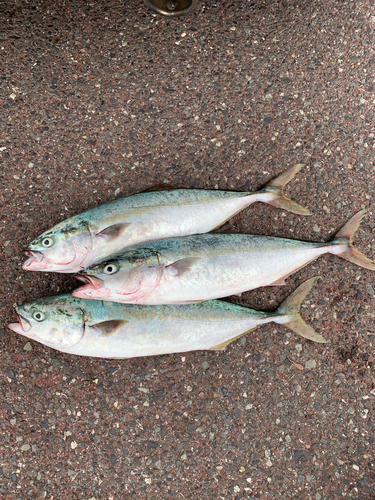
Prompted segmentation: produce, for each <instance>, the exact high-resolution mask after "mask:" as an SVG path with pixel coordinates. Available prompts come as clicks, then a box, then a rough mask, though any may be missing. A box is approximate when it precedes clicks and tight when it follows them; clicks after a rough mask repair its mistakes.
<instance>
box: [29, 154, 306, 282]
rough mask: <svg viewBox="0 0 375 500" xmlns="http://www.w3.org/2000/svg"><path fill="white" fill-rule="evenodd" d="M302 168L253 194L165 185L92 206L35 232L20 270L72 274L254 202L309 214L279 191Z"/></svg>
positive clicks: (193, 230) (200, 227)
mask: <svg viewBox="0 0 375 500" xmlns="http://www.w3.org/2000/svg"><path fill="white" fill-rule="evenodd" d="M303 166H304V165H303V164H301V163H298V164H296V165H293V166H291V167H289V168H288V169H286V170H285V171H284V172H282V173H281V174H279V175H278V176H277V177H275V178H274V179H273V180H271V181H269V182H268V183H267V184H266V185H265V186H264V187H263V188H262V189H260V190H259V191H255V192H236V191H219V190H203V189H169V190H161V191H153V192H143V193H138V194H135V195H133V196H128V197H125V198H122V199H119V200H115V201H112V202H110V203H107V204H105V205H101V206H99V207H96V208H92V209H90V210H87V211H85V212H82V213H81V214H78V215H74V216H73V217H70V218H69V219H66V220H64V221H62V222H60V223H59V224H57V225H56V226H54V227H53V228H52V229H50V230H48V231H46V232H44V233H43V234H41V235H40V236H38V237H37V238H36V239H35V240H34V241H33V242H32V243H30V245H29V246H28V249H27V250H26V255H27V256H28V259H27V260H26V261H25V262H24V263H23V265H22V268H23V269H24V270H26V271H48V272H49V271H53V272H57V273H76V272H78V271H80V270H81V269H84V268H86V267H88V266H90V265H92V264H94V263H95V262H98V261H100V260H102V259H104V258H106V257H108V256H109V255H111V254H113V253H117V252H119V251H121V250H122V249H123V248H126V247H130V246H133V245H136V244H138V243H142V242H146V241H151V240H157V239H160V238H167V237H174V236H186V235H190V234H201V233H206V232H209V231H212V230H214V229H216V228H218V227H220V226H221V225H222V224H224V223H225V222H226V221H227V220H229V219H230V218H231V217H232V216H233V215H235V214H236V213H238V212H240V211H241V210H243V209H244V208H246V207H248V206H249V205H251V204H252V203H255V202H257V201H260V202H263V203H268V204H270V205H273V206H275V207H277V208H281V209H284V210H288V211H290V212H293V213H295V214H300V215H310V211H309V210H308V209H307V208H304V207H302V206H301V205H298V204H297V203H296V202H294V201H292V200H291V199H289V198H287V197H286V196H285V195H284V193H283V189H284V187H285V185H286V184H287V183H288V182H289V181H290V180H291V179H293V177H294V176H295V175H296V173H297V172H299V170H300V169H301V168H302V167H303Z"/></svg>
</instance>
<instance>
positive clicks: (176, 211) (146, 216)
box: [85, 195, 255, 267]
mask: <svg viewBox="0 0 375 500" xmlns="http://www.w3.org/2000/svg"><path fill="white" fill-rule="evenodd" d="M253 197H254V195H249V196H241V197H240V196H239V197H237V198H229V199H228V198H227V199H219V200H215V201H211V202H207V203H200V204H192V205H181V206H168V207H160V208H159V207H145V208H143V209H136V210H129V211H128V213H127V214H126V213H125V214H123V216H122V217H121V216H119V215H117V216H116V218H111V220H110V221H109V220H107V221H106V222H105V221H104V220H103V221H102V223H101V225H102V226H103V228H104V227H106V224H107V225H110V224H120V223H122V222H123V223H127V224H129V226H128V227H127V228H126V229H125V230H124V232H123V234H121V235H120V236H119V237H118V238H114V239H113V240H111V241H107V240H105V239H100V238H96V242H95V248H94V249H93V251H92V254H91V255H90V263H88V262H85V266H86V267H88V266H89V265H91V264H92V263H94V262H97V261H100V260H102V259H104V258H106V257H107V256H108V255H110V254H115V253H117V252H120V251H121V250H123V249H124V248H126V247H130V246H133V245H137V244H139V243H144V242H147V241H152V240H159V239H162V238H168V237H174V236H188V235H191V234H200V233H206V232H209V231H212V230H213V229H215V228H217V227H220V226H221V225H222V224H223V223H224V222H225V221H226V220H228V219H230V218H231V217H232V216H233V215H234V214H236V213H238V212H240V211H241V210H243V209H244V208H245V207H246V206H247V205H249V204H250V203H252V201H251V200H252V198H253ZM254 201H255V200H254ZM98 232H99V230H98Z"/></svg>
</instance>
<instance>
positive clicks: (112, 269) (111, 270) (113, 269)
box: [103, 264, 118, 274]
mask: <svg viewBox="0 0 375 500" xmlns="http://www.w3.org/2000/svg"><path fill="white" fill-rule="evenodd" d="M103 271H104V272H105V274H115V273H117V271H118V267H117V266H116V264H107V265H106V266H105V268H104V269H103Z"/></svg>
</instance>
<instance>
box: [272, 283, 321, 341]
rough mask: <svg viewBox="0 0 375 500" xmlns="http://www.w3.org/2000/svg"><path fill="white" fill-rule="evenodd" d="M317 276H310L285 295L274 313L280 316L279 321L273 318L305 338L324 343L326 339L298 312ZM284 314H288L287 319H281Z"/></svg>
mask: <svg viewBox="0 0 375 500" xmlns="http://www.w3.org/2000/svg"><path fill="white" fill-rule="evenodd" d="M318 279H319V276H315V278H310V279H308V280H307V281H305V282H304V283H302V285H300V286H299V287H298V288H297V289H296V290H294V292H293V293H292V294H291V295H289V297H287V298H286V299H285V300H284V302H283V303H282V304H281V305H280V306H279V307H278V309H277V310H276V311H275V314H278V315H280V316H281V318H280V321H277V320H275V322H276V323H280V324H282V325H285V326H286V327H288V328H289V329H290V330H292V331H293V332H295V333H297V334H298V335H301V337H305V339H309V340H313V341H314V342H320V343H325V342H327V340H326V339H325V338H324V337H322V336H321V335H320V334H319V333H317V332H316V331H315V330H314V329H313V327H312V326H310V325H308V324H307V323H305V321H304V320H303V319H302V317H301V316H300V314H299V310H300V307H301V303H302V302H303V300H304V299H305V297H306V295H307V294H308V293H309V292H310V290H311V289H312V287H313V286H314V285H315V283H316V282H317V281H318ZM285 316H289V318H290V320H289V321H283V318H285Z"/></svg>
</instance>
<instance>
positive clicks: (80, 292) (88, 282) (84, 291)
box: [72, 274, 104, 298]
mask: <svg viewBox="0 0 375 500" xmlns="http://www.w3.org/2000/svg"><path fill="white" fill-rule="evenodd" d="M74 277H75V278H77V280H79V281H82V282H83V283H85V284H84V285H83V286H80V287H79V288H77V289H76V290H74V291H73V292H72V295H73V297H81V298H87V297H91V296H95V295H96V292H97V291H98V290H100V288H101V287H102V285H103V284H104V281H103V280H102V279H100V278H97V277H96V276H90V275H87V274H75V275H74Z"/></svg>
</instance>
